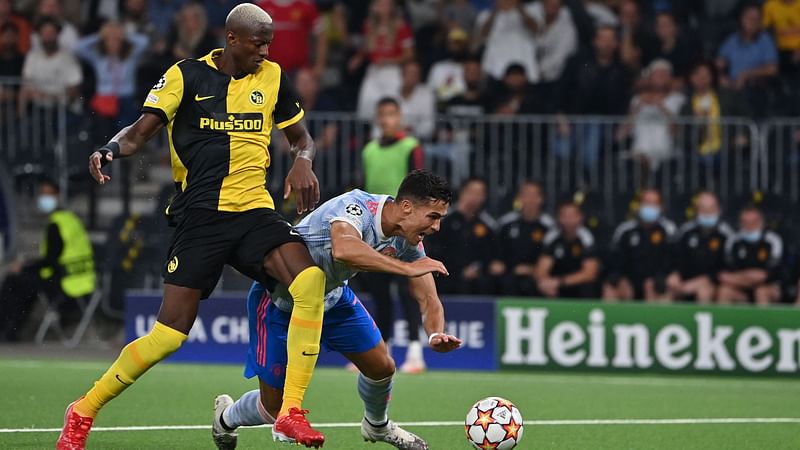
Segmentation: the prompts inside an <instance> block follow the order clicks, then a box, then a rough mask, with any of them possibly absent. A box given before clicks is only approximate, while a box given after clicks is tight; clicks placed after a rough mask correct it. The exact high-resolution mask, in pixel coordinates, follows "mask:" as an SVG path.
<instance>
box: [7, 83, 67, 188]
mask: <svg viewBox="0 0 800 450" xmlns="http://www.w3.org/2000/svg"><path fill="white" fill-rule="evenodd" d="M21 86H22V85H21V81H20V80H19V79H18V78H0V158H2V160H3V161H4V162H5V163H6V164H7V165H8V167H9V168H10V169H9V170H10V172H11V174H12V176H14V177H20V176H24V175H43V174H46V175H48V176H50V177H53V178H54V179H55V180H56V182H58V184H59V186H60V188H61V195H62V197H63V198H66V195H67V188H68V176H69V175H68V171H67V168H68V165H69V164H68V160H67V146H68V144H67V127H68V124H67V115H68V114H67V99H66V97H65V96H56V97H48V98H37V99H31V100H30V101H28V102H25V103H24V104H23V103H21V102H20V101H19V100H20V98H19V93H20V89H21Z"/></svg>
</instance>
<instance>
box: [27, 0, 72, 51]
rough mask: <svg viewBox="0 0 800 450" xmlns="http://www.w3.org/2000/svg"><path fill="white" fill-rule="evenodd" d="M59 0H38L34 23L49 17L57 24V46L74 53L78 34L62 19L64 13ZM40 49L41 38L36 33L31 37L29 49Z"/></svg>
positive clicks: (70, 24)
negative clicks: (58, 29) (58, 28)
mask: <svg viewBox="0 0 800 450" xmlns="http://www.w3.org/2000/svg"><path fill="white" fill-rule="evenodd" d="M61 6H62V5H61V1H60V0H39V4H38V6H37V7H36V14H34V23H36V22H38V20H40V19H41V18H44V17H50V18H52V19H55V21H56V22H58V24H59V27H60V30H61V31H59V33H58V46H59V47H60V48H63V49H64V50H66V51H70V52H71V51H74V50H75V46H76V45H77V44H78V39H80V34H79V33H78V29H77V28H76V27H75V25H73V24H72V23H70V22H69V21H67V20H66V19H65V18H64V11H63V9H62V7H61ZM40 47H41V37H40V36H39V34H38V33H34V34H33V35H32V36H31V48H40Z"/></svg>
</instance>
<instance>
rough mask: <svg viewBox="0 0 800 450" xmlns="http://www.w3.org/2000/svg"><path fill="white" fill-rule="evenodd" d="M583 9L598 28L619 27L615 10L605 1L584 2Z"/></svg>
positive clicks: (591, 0)
mask: <svg viewBox="0 0 800 450" xmlns="http://www.w3.org/2000/svg"><path fill="white" fill-rule="evenodd" d="M583 7H584V8H585V9H586V12H587V13H589V16H590V17H591V18H592V20H593V21H594V25H595V27H597V28H600V27H613V28H616V27H617V26H619V19H618V18H617V14H616V13H615V12H614V10H613V9H611V8H609V6H608V4H607V3H606V2H604V1H602V0H601V1H595V0H583Z"/></svg>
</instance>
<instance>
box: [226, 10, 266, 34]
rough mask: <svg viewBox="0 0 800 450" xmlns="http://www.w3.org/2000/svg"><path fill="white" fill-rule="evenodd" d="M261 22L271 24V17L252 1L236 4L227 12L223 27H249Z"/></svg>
mask: <svg viewBox="0 0 800 450" xmlns="http://www.w3.org/2000/svg"><path fill="white" fill-rule="evenodd" d="M261 23H268V24H271V23H272V17H271V16H270V15H269V14H268V13H267V12H266V11H264V10H263V9H261V7H259V6H256V5H254V4H252V3H242V4H240V5H236V6H235V7H234V8H233V9H232V10H231V12H230V13H228V17H227V18H226V19H225V29H228V30H229V29H231V27H237V26H245V27H248V28H249V27H253V26H255V25H257V24H261Z"/></svg>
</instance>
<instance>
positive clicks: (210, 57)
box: [200, 48, 223, 70]
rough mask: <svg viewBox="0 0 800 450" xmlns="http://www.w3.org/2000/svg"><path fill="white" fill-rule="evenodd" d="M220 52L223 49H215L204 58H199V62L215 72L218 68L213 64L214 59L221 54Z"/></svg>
mask: <svg viewBox="0 0 800 450" xmlns="http://www.w3.org/2000/svg"><path fill="white" fill-rule="evenodd" d="M222 50H223V49H221V48H215V49H214V50H211V51H210V52H209V53H208V54H207V55H206V56H203V57H202V58H200V61H203V62H204V63H206V64H208V65H209V66H211V67H213V68H214V69H216V70H219V67H217V64H216V63H215V62H214V57H215V56H217V55H219V54H220V53H222Z"/></svg>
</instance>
